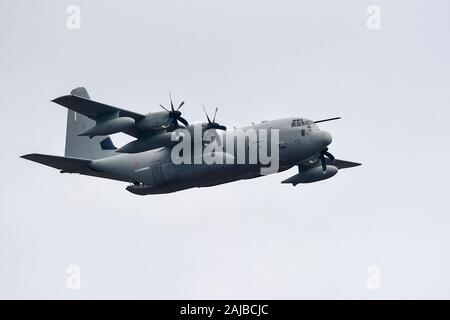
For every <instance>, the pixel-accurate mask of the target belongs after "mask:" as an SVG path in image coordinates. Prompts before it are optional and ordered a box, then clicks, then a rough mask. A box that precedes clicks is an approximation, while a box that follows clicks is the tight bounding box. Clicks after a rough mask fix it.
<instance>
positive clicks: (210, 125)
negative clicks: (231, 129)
mask: <svg viewBox="0 0 450 320" xmlns="http://www.w3.org/2000/svg"><path fill="white" fill-rule="evenodd" d="M218 110H219V108H216V110H215V111H214V117H213V119H212V121H211V119H210V118H209V116H208V112H206V109H205V107H203V111H205V115H206V119H208V124H207V125H206V130H208V129H217V130H227V127H225V126H222V125H220V124H218V123H217V122H216V115H217V111H218Z"/></svg>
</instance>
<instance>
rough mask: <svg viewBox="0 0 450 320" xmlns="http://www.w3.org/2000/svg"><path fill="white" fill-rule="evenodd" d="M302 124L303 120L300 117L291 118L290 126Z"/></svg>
mask: <svg viewBox="0 0 450 320" xmlns="http://www.w3.org/2000/svg"><path fill="white" fill-rule="evenodd" d="M302 125H304V123H303V120H301V119H294V120H292V123H291V127H300V126H302Z"/></svg>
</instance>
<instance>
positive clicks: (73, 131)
mask: <svg viewBox="0 0 450 320" xmlns="http://www.w3.org/2000/svg"><path fill="white" fill-rule="evenodd" d="M71 94H72V95H75V96H79V97H82V98H85V99H90V97H89V94H88V92H87V90H86V89H85V88H82V87H81V88H76V89H74V90H72V92H71ZM94 125H95V121H94V120H92V119H89V118H88V117H86V116H84V115H82V114H79V113H77V112H75V111H73V110H70V109H68V110H67V131H66V151H65V154H64V155H65V156H66V157H73V158H81V159H90V160H95V159H100V158H106V157H110V156H113V155H116V153H115V150H116V148H115V147H114V144H113V142H112V140H111V138H110V137H108V136H97V137H93V138H92V139H90V138H89V137H80V136H79V134H80V133H81V132H83V131H86V130H87V129H89V128H91V127H93V126H94Z"/></svg>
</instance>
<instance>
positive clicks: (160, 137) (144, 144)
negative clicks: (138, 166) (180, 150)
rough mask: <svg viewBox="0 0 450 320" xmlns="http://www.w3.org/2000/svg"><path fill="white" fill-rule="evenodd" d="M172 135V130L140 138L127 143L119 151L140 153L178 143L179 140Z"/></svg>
mask: <svg viewBox="0 0 450 320" xmlns="http://www.w3.org/2000/svg"><path fill="white" fill-rule="evenodd" d="M171 137H172V132H164V133H160V134H157V135H154V136H150V137H147V138H140V139H137V140H134V141H131V142H130V143H127V144H126V145H124V146H123V147H121V148H119V149H118V150H117V152H121V153H139V152H144V151H147V150H151V149H157V148H161V147H165V146H170V145H172V144H176V143H178V141H172V140H171Z"/></svg>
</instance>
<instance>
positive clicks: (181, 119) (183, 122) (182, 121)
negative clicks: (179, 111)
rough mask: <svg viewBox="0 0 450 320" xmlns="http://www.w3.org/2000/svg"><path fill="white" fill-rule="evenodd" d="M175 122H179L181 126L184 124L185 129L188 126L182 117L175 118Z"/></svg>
mask: <svg viewBox="0 0 450 320" xmlns="http://www.w3.org/2000/svg"><path fill="white" fill-rule="evenodd" d="M177 120H179V121H180V122H181V123H182V124H184V125H185V126H186V127H187V126H189V123H188V122H187V121H186V119H184V118H183V117H177Z"/></svg>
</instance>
